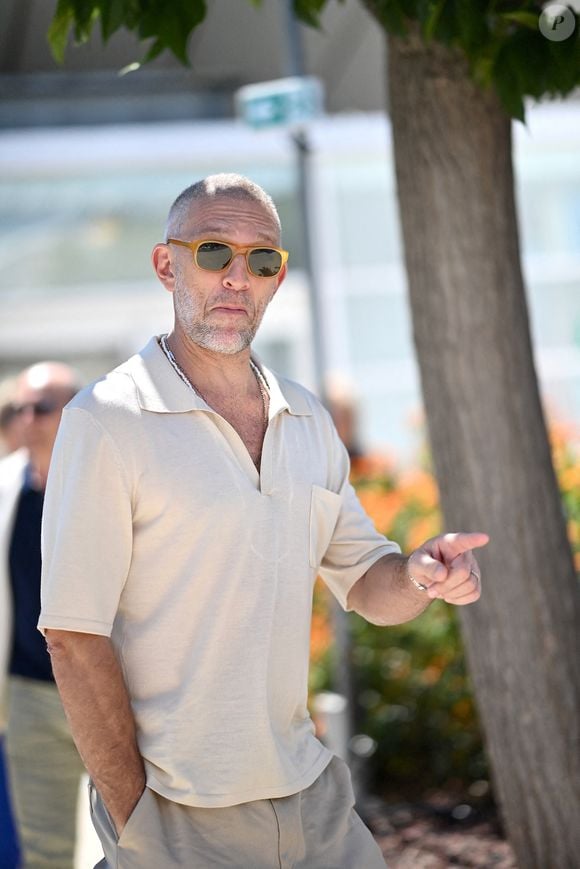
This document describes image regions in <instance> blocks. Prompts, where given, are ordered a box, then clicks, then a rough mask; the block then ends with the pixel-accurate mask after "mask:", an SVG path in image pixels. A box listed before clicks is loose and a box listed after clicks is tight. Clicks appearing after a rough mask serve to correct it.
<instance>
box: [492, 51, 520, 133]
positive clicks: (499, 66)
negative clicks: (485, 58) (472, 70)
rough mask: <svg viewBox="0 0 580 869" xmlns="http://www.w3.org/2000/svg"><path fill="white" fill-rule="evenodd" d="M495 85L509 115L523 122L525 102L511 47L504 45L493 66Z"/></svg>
mask: <svg viewBox="0 0 580 869" xmlns="http://www.w3.org/2000/svg"><path fill="white" fill-rule="evenodd" d="M492 77H493V84H494V87H495V89H496V91H497V94H498V96H499V98H500V100H501V102H502V104H503V106H504V108H505V110H506V111H507V112H508V114H509V115H511V117H512V118H517V120H519V121H523V120H524V117H525V111H524V101H523V95H522V90H521V87H520V81H519V70H518V68H517V66H516V64H515V63H514V58H513V54H512V53H511V51H510V47H509V45H505V44H504V45H502V46H501V48H500V50H499V51H498V54H497V57H496V59H495V63H494V66H493V72H492Z"/></svg>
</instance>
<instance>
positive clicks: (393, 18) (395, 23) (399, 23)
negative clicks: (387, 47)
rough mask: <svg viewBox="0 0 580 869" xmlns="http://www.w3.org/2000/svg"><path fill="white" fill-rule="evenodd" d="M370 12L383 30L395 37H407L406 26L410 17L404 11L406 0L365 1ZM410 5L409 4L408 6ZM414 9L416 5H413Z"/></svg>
mask: <svg viewBox="0 0 580 869" xmlns="http://www.w3.org/2000/svg"><path fill="white" fill-rule="evenodd" d="M363 2H364V5H365V6H366V7H367V9H368V10H369V12H370V13H371V14H372V15H373V16H374V17H375V18H376V19H377V21H378V22H379V24H380V25H381V27H382V28H383V30H385V31H386V32H387V33H392V34H393V35H394V36H406V34H407V27H406V24H405V18H406V17H415V16H408V15H407V13H406V11H405V10H404V8H403V7H404V5H405V3H404V0H363ZM407 5H408V4H407ZM413 8H414V3H413Z"/></svg>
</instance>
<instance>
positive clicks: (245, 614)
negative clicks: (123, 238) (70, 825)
mask: <svg viewBox="0 0 580 869" xmlns="http://www.w3.org/2000/svg"><path fill="white" fill-rule="evenodd" d="M286 260H287V253H286V252H285V251H283V250H282V249H281V247H280V221H279V218H278V215H277V212H276V209H275V207H274V204H273V202H272V200H271V199H270V197H269V196H268V195H267V194H266V193H265V192H264V191H263V190H262V189H261V188H259V187H258V186H257V185H255V184H254V183H253V182H251V181H249V180H248V179H245V178H243V177H241V176H235V175H218V176H210V177H209V178H206V179H205V180H204V181H201V182H198V183H197V184H194V185H192V186H191V187H189V188H188V189H187V190H185V191H184V192H183V193H182V194H181V195H180V196H179V197H178V198H177V200H176V201H175V202H174V204H173V206H172V207H171V210H170V213H169V218H168V224H167V235H166V240H165V242H164V243H162V244H158V245H156V247H155V248H154V250H153V265H154V268H155V271H156V273H157V276H158V278H159V280H160V281H161V283H162V284H163V285H164V287H165V288H166V289H167V290H168V291H169V292H170V293H172V295H173V302H174V310H175V323H174V327H173V330H172V331H171V332H170V333H169V335H162V336H158V337H155V338H153V339H152V340H151V341H150V342H149V344H148V345H147V346H146V347H145V348H144V350H142V351H141V353H139V354H137V355H136V356H134V357H132V358H131V359H129V360H128V361H127V362H126V363H124V364H123V365H121V366H120V367H119V368H117V369H115V371H113V372H111V373H110V374H109V375H108V376H107V377H105V378H104V379H103V380H100V381H99V382H97V383H95V384H94V385H93V386H91V387H89V388H87V389H86V390H83V391H82V392H81V393H80V394H79V395H78V396H77V397H76V398H75V399H74V400H73V401H72V402H71V403H70V404H69V405H68V407H67V409H66V410H65V413H64V416H63V422H62V425H61V429H60V432H59V436H58V440H57V444H56V447H55V450H54V454H53V462H52V465H51V470H50V476H49V482H48V487H47V492H46V498H45V518H44V529H43V541H44V548H43V589H42V612H41V617H40V622H39V627H40V628H41V630H43V631H45V633H46V637H47V641H48V646H49V650H50V653H51V655H52V662H53V669H54V673H55V677H56V680H57V683H58V686H59V689H60V692H61V695H62V699H63V703H64V706H65V709H66V711H67V715H68V717H69V720H70V723H71V727H72V731H73V734H74V737H75V740H76V742H77V745H78V748H79V751H80V753H81V755H82V757H83V759H84V761H85V764H86V766H87V769H88V771H89V773H90V775H91V779H92V783H93V784H92V792H91V803H92V811H93V820H94V823H95V826H96V828H97V832H98V833H99V835H100V837H101V841H102V843H103V848H104V852H105V859H104V860H103V861H102V863H100V864H99V865H100V866H111V867H113V866H115V867H119V869H165V867H172V866H187V867H204V869H205V867H234V869H274V867H283V869H291V867H292V869H323V867H325V869H357V867H360V869H374V867H377V869H378V867H381V866H384V862H383V859H382V856H381V854H380V851H379V849H378V847H377V846H376V844H375V842H374V840H373V838H372V836H371V835H370V833H369V832H368V830H367V829H366V827H365V826H364V825H363V824H362V822H361V820H360V818H359V817H358V815H356V813H355V811H354V809H353V802H354V800H353V794H352V787H351V784H350V776H349V773H348V770H347V768H346V766H345V764H344V763H343V762H342V761H340V760H339V759H338V758H335V757H333V756H332V755H331V753H330V752H329V751H328V750H327V749H326V748H325V747H324V746H323V745H322V744H321V743H320V742H319V741H318V740H317V739H316V737H315V736H314V732H313V731H314V729H313V725H312V722H311V720H310V717H309V714H308V710H307V707H306V696H307V672H308V647H309V627H310V615H311V602H312V587H313V583H314V579H315V577H316V575H317V574H318V573H320V575H321V576H322V577H323V579H324V580H325V582H326V583H327V584H328V586H329V587H330V589H331V590H332V592H333V593H334V595H335V596H336V597H337V599H338V600H339V602H340V603H341V605H342V606H343V607H345V608H346V609H352V610H355V611H357V612H359V613H361V614H362V615H363V616H365V617H366V618H368V619H370V620H371V621H373V622H376V623H378V624H384V625H388V624H396V623H399V622H403V621H406V620H408V619H411V618H413V617H414V616H416V615H418V614H419V613H421V612H422V611H423V610H424V609H425V608H426V606H428V604H429V602H430V600H431V599H432V598H434V597H440V598H443V599H445V600H446V601H449V602H451V603H456V604H469V603H472V602H473V601H475V600H477V599H478V597H479V595H480V578H479V568H478V566H477V563H476V561H475V558H474V556H473V553H472V549H473V548H474V547H477V546H482V545H484V544H485V543H486V542H487V539H488V538H487V536H486V535H485V534H479V533H472V534H468V533H459V534H451V535H445V536H441V537H437V538H435V539H433V540H431V541H428V542H427V543H425V544H424V545H423V546H422V547H420V548H419V549H417V550H416V551H415V552H413V553H412V554H411V556H410V557H409V558H405V557H403V556H402V555H401V554H400V550H399V547H398V546H397V544H395V543H392V542H391V541H389V540H387V539H385V538H384V537H383V536H381V535H380V534H378V533H377V532H376V531H375V529H374V527H373V525H372V523H371V522H370V520H369V519H368V518H367V517H366V515H365V514H364V512H363V510H362V508H361V506H360V504H359V502H358V500H357V498H356V495H355V493H354V491H353V489H352V487H351V486H350V484H349V482H348V472H349V463H348V457H347V454H346V450H345V449H344V446H343V445H342V443H341V442H340V440H339V438H338V436H337V434H336V431H335V429H334V426H333V424H332V421H331V419H330V417H329V414H328V413H327V412H326V410H325V409H324V408H323V407H322V406H321V405H320V403H319V402H318V401H317V399H316V398H315V397H314V396H313V395H312V394H311V393H309V392H308V391H307V390H306V389H304V388H302V387H301V386H299V385H298V384H296V383H293V382H291V381H289V380H286V379H284V378H282V377H279V376H277V375H274V374H273V373H272V372H271V371H268V370H267V369H266V368H265V367H264V366H263V365H262V364H261V363H260V362H259V361H258V360H257V359H256V358H255V357H254V356H252V354H251V349H250V348H251V341H252V339H253V337H254V334H255V333H256V330H257V328H258V326H259V324H260V322H261V319H262V316H263V313H264V311H265V309H266V307H267V305H268V304H269V302H270V301H271V299H272V298H273V296H274V295H275V293H276V292H277V290H278V288H279V287H280V285H281V284H282V282H283V280H284V277H285V274H286Z"/></svg>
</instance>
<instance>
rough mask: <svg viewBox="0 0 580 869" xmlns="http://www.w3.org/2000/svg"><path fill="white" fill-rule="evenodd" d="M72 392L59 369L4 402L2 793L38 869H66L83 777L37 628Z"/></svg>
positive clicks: (25, 377)
mask: <svg viewBox="0 0 580 869" xmlns="http://www.w3.org/2000/svg"><path fill="white" fill-rule="evenodd" d="M78 389H79V383H78V379H77V375H76V374H75V372H74V371H73V370H72V369H71V368H69V367H68V366H67V365H64V364H62V363H59V362H40V363H38V364H36V365H33V366H32V367H30V368H27V369H26V370H25V371H23V372H22V373H21V374H20V375H19V376H18V378H17V379H16V381H15V384H14V395H13V405H12V411H13V414H14V419H15V420H17V423H18V430H19V434H20V437H21V440H22V449H20V450H17V451H16V452H14V453H12V454H11V455H9V456H7V457H6V458H4V459H2V461H0V618H1V619H2V622H1V624H0V678H1V679H2V683H3V684H2V685H0V690H1V692H2V694H4V689H6V698H5V699H6V708H7V721H6V738H5V750H6V757H7V766H8V783H9V792H10V794H11V798H12V800H11V802H12V807H13V811H14V815H15V818H16V826H17V830H18V835H19V840H20V849H21V853H22V864H23V866H25V867H46V869H48V867H54V869H69V867H72V865H73V857H74V848H75V827H76V807H77V797H78V792H79V781H80V777H81V775H82V773H83V771H84V769H83V766H82V763H81V760H80V758H79V755H78V752H77V750H76V748H75V744H74V742H73V740H72V737H71V734H70V730H69V727H68V725H67V722H66V718H65V715H64V711H63V708H62V704H61V701H60V698H59V695H58V691H57V689H56V685H55V683H54V678H53V675H52V667H51V663H50V657H49V655H48V653H47V650H46V644H45V643H44V641H43V639H42V637H41V636H40V634H39V633H38V631H37V629H36V624H37V621H38V615H39V612H40V574H41V555H40V530H41V515H42V508H43V499H44V489H45V486H46V478H47V474H48V466H49V463H50V458H51V453H52V448H53V444H54V440H55V437H56V432H57V429H58V425H59V422H60V418H61V414H62V409H63V407H64V406H65V404H66V403H67V402H68V401H70V399H71V398H72V397H73V395H74V394H75V393H76V392H77V391H78ZM4 683H7V684H4Z"/></svg>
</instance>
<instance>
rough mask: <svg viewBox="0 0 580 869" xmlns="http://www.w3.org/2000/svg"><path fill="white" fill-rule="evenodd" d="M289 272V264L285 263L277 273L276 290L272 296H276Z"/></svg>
mask: <svg viewBox="0 0 580 869" xmlns="http://www.w3.org/2000/svg"><path fill="white" fill-rule="evenodd" d="M287 274H288V266H287V265H283V266H282V268H281V269H280V271H279V272H278V274H277V275H276V289H275V290H274V292H273V294H272V298H274V296H275V295H276V293H277V292H278V287H279V286H280V284H281V283H282V281H283V280H284V279H285V277H286V275H287Z"/></svg>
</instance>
